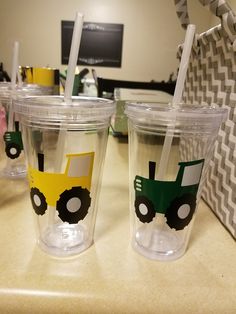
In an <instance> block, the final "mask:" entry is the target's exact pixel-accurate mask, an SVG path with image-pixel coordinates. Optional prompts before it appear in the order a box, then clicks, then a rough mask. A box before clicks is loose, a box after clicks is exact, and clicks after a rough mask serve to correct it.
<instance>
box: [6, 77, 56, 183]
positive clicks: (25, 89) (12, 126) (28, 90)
mask: <svg viewBox="0 0 236 314" xmlns="http://www.w3.org/2000/svg"><path fill="white" fill-rule="evenodd" d="M49 92H50V90H48V88H47V87H44V86H40V85H36V84H22V85H21V86H16V88H15V89H14V91H13V90H12V86H11V83H9V82H1V83H0V151H1V158H0V176H3V177H6V178H10V179H18V178H24V177H25V176H26V166H25V157H24V149H23V143H22V138H21V130H20V125H19V120H18V118H17V116H16V115H15V113H14V112H13V108H12V106H13V104H12V102H13V100H14V98H16V97H25V96H27V95H46V94H48V93H49Z"/></svg>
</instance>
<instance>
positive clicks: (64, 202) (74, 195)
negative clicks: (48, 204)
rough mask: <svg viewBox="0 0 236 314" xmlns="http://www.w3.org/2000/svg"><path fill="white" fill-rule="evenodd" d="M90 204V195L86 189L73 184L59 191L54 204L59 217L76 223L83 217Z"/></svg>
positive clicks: (70, 222)
mask: <svg viewBox="0 0 236 314" xmlns="http://www.w3.org/2000/svg"><path fill="white" fill-rule="evenodd" d="M90 204H91V197H90V195H89V191H88V190H87V189H83V188H82V187H80V186H75V187H73V188H71V189H70V190H65V191H64V192H63V193H61V195H60V198H59V200H58V201H57V204H56V209H57V211H58V212H59V215H58V216H59V217H60V218H61V220H62V221H64V222H68V223H69V224H76V223H78V221H79V220H82V219H84V218H85V216H86V215H87V213H88V209H89V207H90Z"/></svg>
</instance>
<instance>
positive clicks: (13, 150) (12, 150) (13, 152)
mask: <svg viewBox="0 0 236 314" xmlns="http://www.w3.org/2000/svg"><path fill="white" fill-rule="evenodd" d="M5 152H6V154H7V157H9V158H11V159H15V158H18V157H19V156H20V153H21V149H20V145H18V144H16V143H9V144H7V145H6V149H5Z"/></svg>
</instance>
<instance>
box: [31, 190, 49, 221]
mask: <svg viewBox="0 0 236 314" xmlns="http://www.w3.org/2000/svg"><path fill="white" fill-rule="evenodd" d="M35 197H37V201H36V199H35ZM30 198H31V203H32V206H33V209H34V211H35V213H36V214H37V215H44V214H45V212H46V210H47V202H46V198H45V196H44V195H43V193H42V192H40V191H39V189H37V188H31V190H30Z"/></svg>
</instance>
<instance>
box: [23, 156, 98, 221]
mask: <svg viewBox="0 0 236 314" xmlns="http://www.w3.org/2000/svg"><path fill="white" fill-rule="evenodd" d="M66 157H67V158H68V161H67V165H66V169H65V172H64V173H50V172H44V155H43V154H38V169H34V168H32V167H29V169H28V176H29V183H30V198H31V202H32V206H33V209H34V211H35V213H36V214H37V215H44V214H45V212H46V210H47V208H48V205H49V206H53V207H55V208H56V210H57V211H58V216H59V217H60V219H61V220H62V221H63V222H68V223H69V224H75V223H78V221H80V220H82V219H84V218H85V216H86V215H87V213H88V210H89V207H90V204H91V197H90V188H91V179H92V171H93V161H94V152H88V153H82V154H68V155H66Z"/></svg>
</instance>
